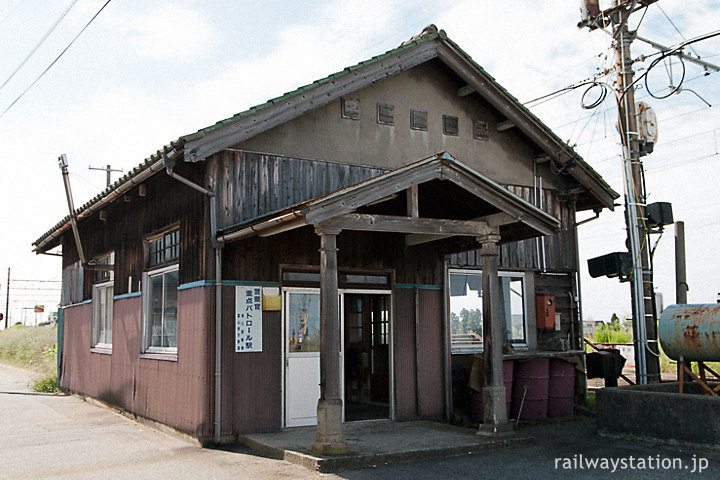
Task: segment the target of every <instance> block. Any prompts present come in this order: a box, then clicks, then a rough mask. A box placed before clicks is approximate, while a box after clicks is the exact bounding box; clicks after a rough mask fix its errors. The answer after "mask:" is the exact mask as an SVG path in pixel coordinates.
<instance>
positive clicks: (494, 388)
mask: <svg viewBox="0 0 720 480" xmlns="http://www.w3.org/2000/svg"><path fill="white" fill-rule="evenodd" d="M478 241H479V242H480V243H481V245H482V252H481V255H482V292H483V356H484V360H485V383H484V386H483V407H484V413H483V423H482V424H481V425H480V429H479V431H478V433H479V434H483V435H497V434H503V433H507V432H509V431H511V430H512V427H511V425H510V424H509V423H508V419H507V410H506V404H505V401H506V392H505V381H504V374H503V351H502V347H503V345H502V342H503V323H504V322H503V318H502V317H501V316H500V282H499V278H498V256H499V246H498V242H499V241H500V235H494V234H490V235H483V236H482V237H478Z"/></svg>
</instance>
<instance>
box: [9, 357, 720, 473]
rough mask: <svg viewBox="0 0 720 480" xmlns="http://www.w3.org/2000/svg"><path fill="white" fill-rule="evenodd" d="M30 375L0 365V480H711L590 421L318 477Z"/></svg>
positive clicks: (695, 465) (719, 467) (675, 456)
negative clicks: (488, 446) (523, 439)
mask: <svg viewBox="0 0 720 480" xmlns="http://www.w3.org/2000/svg"><path fill="white" fill-rule="evenodd" d="M30 376H31V375H30V374H29V373H28V372H25V371H23V370H19V369H16V368H12V367H6V366H2V365H0V479H18V480H19V479H45V478H47V479H98V478H100V479H126V478H127V479H132V480H141V479H163V480H166V479H167V480H175V479H180V480H182V479H193V480H198V479H203V480H204V479H231V478H232V479H316V478H323V479H338V478H344V479H348V480H360V479H369V478H388V479H392V480H405V479H407V480H418V479H442V480H453V479H469V478H477V479H482V478H488V479H493V480H495V479H497V480H503V479H508V480H523V479H532V480H543V479H555V478H561V479H562V478H572V479H585V478H587V479H608V478H620V479H678V478H689V479H693V478H698V479H710V478H711V479H718V478H720V452H709V451H693V450H687V449H680V448H674V447H668V446H662V445H652V444H647V443H640V442H632V441H628V440H613V439H607V438H603V437H599V436H597V435H596V434H595V428H594V424H593V422H592V421H590V420H576V421H572V422H564V423H555V424H549V425H541V426H532V427H520V428H519V430H520V432H519V433H522V434H523V435H529V436H532V437H534V438H535V443H534V444H533V445H531V446H526V447H521V448H516V449H503V450H494V451H488V452H484V453H481V454H476V455H468V456H462V457H453V458H447V459H441V460H427V461H420V462H413V463H405V464H395V465H378V466H376V467H374V468H366V469H359V470H353V471H343V472H337V473H336V474H335V475H321V474H317V473H314V472H310V471H308V470H306V469H304V468H303V467H300V466H296V465H292V464H290V463H287V462H284V461H278V460H271V459H267V458H263V457H258V456H255V455H252V454H250V453H249V452H239V453H238V452H235V451H233V452H230V451H221V450H214V449H203V448H200V447H199V446H197V445H196V444H194V443H191V442H188V441H187V440H183V439H181V438H178V437H175V436H172V435H168V434H165V433H162V432H158V431H155V430H153V429H151V428H148V427H146V426H143V425H140V424H138V423H136V422H134V421H132V420H129V419H127V418H125V417H123V416H121V415H118V414H116V413H115V412H113V411H111V410H109V409H107V408H103V407H98V406H95V405H92V404H89V403H86V402H84V401H82V400H81V399H79V398H76V397H72V396H66V395H48V394H37V393H33V392H31V391H30V390H29V389H28V387H27V385H28V382H29V380H30ZM587 462H597V463H598V464H597V465H596V466H595V467H594V468H593V467H588V465H587ZM581 466H582V468H581ZM663 467H671V468H663Z"/></svg>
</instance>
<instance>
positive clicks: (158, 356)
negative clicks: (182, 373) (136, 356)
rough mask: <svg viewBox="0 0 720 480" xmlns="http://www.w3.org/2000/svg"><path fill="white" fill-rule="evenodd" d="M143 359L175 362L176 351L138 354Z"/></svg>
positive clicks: (176, 358)
mask: <svg viewBox="0 0 720 480" xmlns="http://www.w3.org/2000/svg"><path fill="white" fill-rule="evenodd" d="M140 358H142V359H145V360H161V361H164V362H177V360H178V356H177V352H145V353H141V354H140Z"/></svg>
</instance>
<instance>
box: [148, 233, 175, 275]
mask: <svg viewBox="0 0 720 480" xmlns="http://www.w3.org/2000/svg"><path fill="white" fill-rule="evenodd" d="M148 254H149V258H148V266H151V267H152V266H156V265H164V264H167V263H170V262H172V261H176V260H178V259H179V258H180V229H177V228H176V229H174V230H172V231H170V232H167V233H163V234H162V235H160V236H158V237H154V238H150V239H149V240H148Z"/></svg>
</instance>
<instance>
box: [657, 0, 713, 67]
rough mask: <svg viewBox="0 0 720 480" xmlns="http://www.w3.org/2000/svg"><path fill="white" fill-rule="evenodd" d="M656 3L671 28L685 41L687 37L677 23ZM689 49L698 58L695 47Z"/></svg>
mask: <svg viewBox="0 0 720 480" xmlns="http://www.w3.org/2000/svg"><path fill="white" fill-rule="evenodd" d="M656 5H657V7H658V8H659V9H660V11H661V12H662V14H663V15H664V16H665V18H667V21H668V22H670V25H672V26H673V28H674V29H675V31H676V32H677V33H678V35H680V38H682V39H683V40H685V41H687V39H686V38H685V35H683V34H682V32H681V31H680V29H679V28H678V27H677V25H675V22H673V21H672V19H671V18H670V17H669V16H668V14H667V13H665V10H663V8H662V7H661V6H660V4H659V3H656ZM643 16H644V15H643ZM690 50H692V51H693V53H694V54H695V55H696V56H697V57H698V58H700V55H699V54H698V53H697V52H696V51H695V49H694V48H693V47H690Z"/></svg>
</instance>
